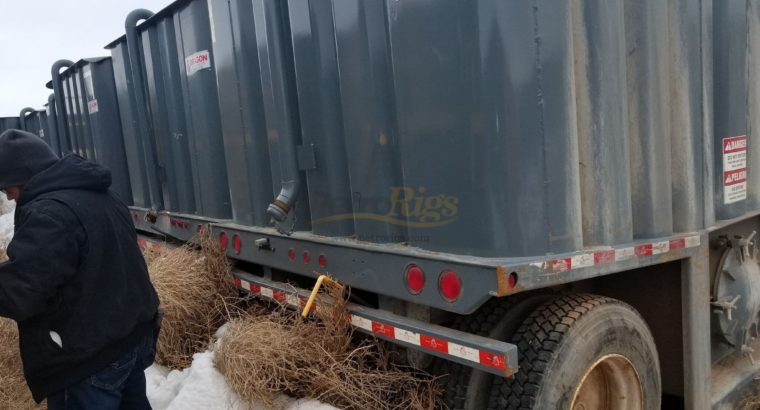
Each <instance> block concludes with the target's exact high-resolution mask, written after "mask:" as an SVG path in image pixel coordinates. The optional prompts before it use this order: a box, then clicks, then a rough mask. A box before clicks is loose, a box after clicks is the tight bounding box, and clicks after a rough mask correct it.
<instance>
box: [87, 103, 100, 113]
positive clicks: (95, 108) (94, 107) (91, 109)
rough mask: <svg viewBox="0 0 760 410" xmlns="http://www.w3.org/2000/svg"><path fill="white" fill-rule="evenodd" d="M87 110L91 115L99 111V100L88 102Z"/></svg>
mask: <svg viewBox="0 0 760 410" xmlns="http://www.w3.org/2000/svg"><path fill="white" fill-rule="evenodd" d="M87 112H89V113H90V114H91V115H92V114H95V113H96V112H98V100H92V101H88V102H87Z"/></svg>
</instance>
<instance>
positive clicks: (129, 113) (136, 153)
mask: <svg viewBox="0 0 760 410" xmlns="http://www.w3.org/2000/svg"><path fill="white" fill-rule="evenodd" d="M111 57H112V59H113V68H114V82H115V86H116V97H117V100H118V104H119V116H120V118H121V129H122V134H123V137H124V149H125V154H126V158H127V169H128V170H129V181H130V186H131V188H132V201H133V203H134V205H136V206H139V207H143V208H150V207H151V201H150V191H149V189H148V183H147V178H148V176H147V172H146V170H145V163H144V153H143V149H142V144H141V140H140V138H138V136H137V133H138V131H137V125H136V121H137V118H136V116H137V113H136V111H137V109H136V108H135V104H137V102H136V98H135V95H134V91H133V89H132V79H131V78H130V76H129V72H130V68H129V57H128V53H127V45H126V43H125V42H121V43H118V44H117V45H115V46H114V47H113V48H112V49H111Z"/></svg>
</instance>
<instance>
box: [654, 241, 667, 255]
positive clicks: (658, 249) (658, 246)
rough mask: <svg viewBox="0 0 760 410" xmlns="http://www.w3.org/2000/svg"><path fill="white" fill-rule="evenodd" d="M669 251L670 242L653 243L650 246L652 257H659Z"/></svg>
mask: <svg viewBox="0 0 760 410" xmlns="http://www.w3.org/2000/svg"><path fill="white" fill-rule="evenodd" d="M669 250H670V241H664V242H655V243H653V244H652V255H659V254H661V253H666V252H668V251H669Z"/></svg>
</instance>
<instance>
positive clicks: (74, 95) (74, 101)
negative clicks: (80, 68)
mask: <svg viewBox="0 0 760 410" xmlns="http://www.w3.org/2000/svg"><path fill="white" fill-rule="evenodd" d="M76 77H77V74H76V69H75V68H74V67H72V68H70V69H69V72H68V76H67V78H66V84H67V85H68V87H69V92H70V93H71V94H70V99H71V107H72V109H71V117H72V121H73V130H72V131H73V133H74V135H75V136H76V141H77V153H78V154H79V155H81V156H82V157H84V158H88V156H87V143H86V142H85V136H84V129H83V126H82V121H83V120H82V104H81V103H82V102H81V100H80V97H79V90H78V86H77V78H76Z"/></svg>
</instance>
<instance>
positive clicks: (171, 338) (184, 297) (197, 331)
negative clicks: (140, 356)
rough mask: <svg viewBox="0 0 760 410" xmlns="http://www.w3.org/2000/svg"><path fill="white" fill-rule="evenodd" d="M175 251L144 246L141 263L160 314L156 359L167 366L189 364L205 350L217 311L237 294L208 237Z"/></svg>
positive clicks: (221, 252) (222, 258) (218, 318)
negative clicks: (145, 269)
mask: <svg viewBox="0 0 760 410" xmlns="http://www.w3.org/2000/svg"><path fill="white" fill-rule="evenodd" d="M199 242H200V250H198V249H197V248H195V247H193V246H192V245H185V246H182V247H179V248H176V249H168V248H166V247H162V248H161V249H153V248H151V247H148V248H149V250H147V251H146V255H145V256H146V261H147V263H148V271H149V272H150V277H151V281H152V282H153V286H154V287H155V288H156V292H158V296H159V298H160V300H161V307H162V308H163V309H164V312H165V315H164V320H163V323H162V326H161V333H160V336H159V338H158V346H157V350H156V362H157V363H159V364H161V365H164V366H167V367H169V368H172V369H182V368H185V367H188V366H189V365H190V363H192V357H193V354H195V353H198V352H201V351H204V350H206V349H207V348H208V347H209V342H210V340H211V338H212V336H213V334H214V332H215V331H216V330H217V329H218V328H219V326H221V324H223V323H224V320H225V316H224V315H223V314H222V313H221V312H222V309H223V307H224V306H225V303H226V300H227V299H228V298H233V297H234V296H235V295H237V290H236V289H235V287H234V285H232V282H231V279H230V278H231V276H230V265H229V262H228V260H227V258H226V257H225V252H224V250H222V249H221V248H220V246H219V245H218V243H217V242H216V241H215V240H214V238H213V236H211V235H204V236H202V237H201V238H200V240H199Z"/></svg>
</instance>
